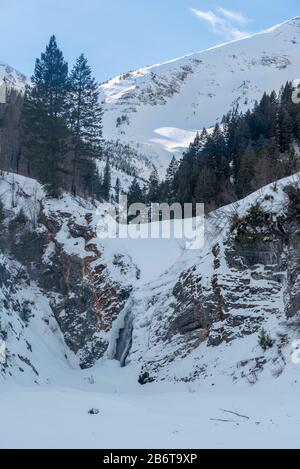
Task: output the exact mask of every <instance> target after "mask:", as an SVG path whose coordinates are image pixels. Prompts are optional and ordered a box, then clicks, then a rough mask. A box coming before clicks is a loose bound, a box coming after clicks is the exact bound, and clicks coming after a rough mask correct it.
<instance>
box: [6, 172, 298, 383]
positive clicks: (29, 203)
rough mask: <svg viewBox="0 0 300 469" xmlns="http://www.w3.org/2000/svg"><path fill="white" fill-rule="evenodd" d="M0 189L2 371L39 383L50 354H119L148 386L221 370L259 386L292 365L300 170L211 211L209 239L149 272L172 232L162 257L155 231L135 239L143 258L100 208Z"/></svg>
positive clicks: (83, 363) (9, 186)
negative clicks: (118, 236) (105, 227)
mask: <svg viewBox="0 0 300 469" xmlns="http://www.w3.org/2000/svg"><path fill="white" fill-rule="evenodd" d="M0 187H1V203H2V206H3V207H2V209H1V217H0V219H1V221H0V222H1V237H0V243H1V264H0V292H1V324H0V329H1V338H2V339H3V340H4V341H5V343H6V345H7V356H6V361H5V363H4V364H2V376H5V377H6V378H7V377H8V376H9V375H13V376H16V375H17V376H19V374H20V373H24V371H26V370H27V371H28V373H29V375H30V377H31V378H30V379H34V380H35V381H37V382H38V381H39V379H41V376H43V379H46V376H47V371H45V363H48V362H49V360H50V361H51V363H52V365H53V363H54V362H55V361H59V362H60V363H64V365H63V366H64V367H66V368H68V367H70V366H71V367H75V368H78V367H81V368H89V367H93V366H94V365H95V364H96V363H97V361H98V360H99V359H117V360H119V361H120V364H121V365H122V366H131V367H132V368H133V369H134V370H135V372H136V379H137V380H139V381H140V382H141V383H142V384H144V383H147V382H149V381H153V380H175V381H191V380H194V379H205V380H208V382H211V384H212V385H213V384H214V382H215V380H216V379H217V378H216V377H217V376H219V375H220V374H221V375H222V376H225V377H226V379H229V380H239V379H247V380H248V381H249V382H251V383H253V382H256V381H257V380H258V379H259V376H260V374H261V373H263V372H268V373H269V372H271V373H272V374H273V375H274V376H278V375H279V374H281V373H283V372H284V369H285V367H286V365H287V364H289V363H290V353H291V343H292V341H293V339H297V334H298V330H299V326H298V321H299V318H298V316H299V310H300V296H299V292H298V290H299V288H298V286H299V282H300V244H299V233H300V216H299V213H300V212H299V207H300V187H299V180H298V178H297V177H291V178H287V179H285V180H282V181H279V182H278V183H276V184H272V185H270V186H267V187H265V188H264V189H262V190H260V191H259V192H257V193H254V194H252V195H251V196H249V197H247V198H246V199H244V200H242V201H240V202H238V203H236V204H233V205H230V206H227V207H223V208H221V209H219V210H217V211H216V212H213V213H211V214H210V215H209V216H207V217H206V220H205V242H204V246H203V248H202V249H200V250H184V249H183V248H182V247H181V248H180V249H178V251H176V252H175V254H174V253H173V257H172V256H170V259H169V260H168V263H167V264H166V266H165V268H164V269H161V270H160V271H159V270H157V271H155V272H152V275H151V276H149V277H147V276H145V272H143V269H144V270H145V269H147V268H149V266H151V265H152V264H153V263H155V262H158V263H159V262H161V263H162V262H163V258H162V249H166V250H167V249H174V248H173V247H172V248H170V246H171V244H172V242H171V241H168V244H164V247H163V248H162V245H160V242H159V241H158V244H156V245H155V246H157V247H155V250H156V251H157V258H156V259H155V257H152V255H151V250H150V248H151V246H152V248H153V245H154V242H157V241H154V240H151V239H150V240H147V242H146V244H144V245H142V246H143V249H139V244H138V243H137V242H135V243H137V244H133V245H132V246H135V248H134V250H135V251H137V253H135V254H136V255H134V250H133V248H132V247H131V250H130V249H129V241H128V240H123V241H122V243H114V241H110V240H106V241H105V242H104V241H103V240H100V239H99V238H98V237H97V224H98V222H99V219H101V217H103V215H104V213H105V210H106V206H105V205H104V204H100V203H98V202H93V201H84V200H82V199H80V198H73V197H72V196H70V195H69V194H64V195H63V196H62V197H61V198H60V199H59V200H54V199H49V198H47V197H46V196H45V193H44V191H43V188H42V187H41V186H40V185H38V184H37V183H36V182H35V181H33V180H30V179H27V178H23V177H20V176H13V175H12V174H8V173H4V174H2V176H1V182H0ZM166 246H169V247H166ZM177 248H178V247H177ZM155 250H154V251H153V252H155ZM138 251H140V252H138ZM147 256H148V257H147ZM149 256H150V257H151V259H149ZM142 261H143V262H142ZM39 347H41V352H40V353H39V354H38V355H37V354H36V352H35V350H36V348H39ZM49 348H50V349H51V353H54V355H53V357H52V358H51V359H50V358H49V357H48V358H47V359H46V358H45V356H46V355H47V354H49V350H47V351H46V349H49ZM43 357H44V358H45V359H44V358H43ZM20 370H21V371H20Z"/></svg>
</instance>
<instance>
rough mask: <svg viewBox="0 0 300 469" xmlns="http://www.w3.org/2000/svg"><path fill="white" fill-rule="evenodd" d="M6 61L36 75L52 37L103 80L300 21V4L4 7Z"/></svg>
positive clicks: (28, 3) (284, 0)
mask: <svg viewBox="0 0 300 469" xmlns="http://www.w3.org/2000/svg"><path fill="white" fill-rule="evenodd" d="M0 7H1V8H0V20H1V27H0V61H3V62H5V63H8V64H10V65H12V66H13V67H15V68H17V69H18V70H20V71H22V72H24V73H26V74H29V75H31V73H32V70H33V66H34V61H35V58H36V57H37V56H39V55H40V52H41V50H43V49H44V47H45V44H46V43H47V41H48V39H49V36H50V35H51V34H53V33H54V34H56V36H57V39H58V43H59V45H60V46H61V48H62V49H63V51H64V54H65V56H66V58H67V60H68V61H69V62H70V63H72V61H73V60H74V58H75V57H76V56H77V55H79V54H80V53H81V52H84V53H85V54H86V56H87V57H88V59H89V62H90V64H91V65H92V67H93V71H94V75H95V77H96V78H97V79H98V80H99V81H104V80H106V79H108V78H110V77H113V76H114V75H117V74H119V73H121V72H126V71H128V70H132V69H135V68H139V67H142V66H145V65H152V64H154V63H159V62H162V61H165V60H168V59H172V58H175V57H178V56H181V55H184V54H187V53H190V52H194V51H198V50H201V49H205V48H207V47H210V46H213V45H215V44H218V43H220V42H224V41H225V40H229V39H233V38H236V37H240V36H242V35H243V34H244V33H245V32H257V31H260V30H262V29H265V28H267V27H270V26H273V25H274V24H277V23H281V22H283V21H285V20H287V19H289V18H292V17H294V16H298V15H300V6H299V0H243V1H236V0H219V1H216V0H210V1H205V0H9V1H7V0H0Z"/></svg>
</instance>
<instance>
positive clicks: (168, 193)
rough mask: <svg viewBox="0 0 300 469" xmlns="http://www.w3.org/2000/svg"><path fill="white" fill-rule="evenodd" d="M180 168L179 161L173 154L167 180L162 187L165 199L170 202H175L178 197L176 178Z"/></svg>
mask: <svg viewBox="0 0 300 469" xmlns="http://www.w3.org/2000/svg"><path fill="white" fill-rule="evenodd" d="M177 170H178V162H177V160H176V158H175V156H173V158H172V160H171V163H170V164H169V166H168V169H167V174H166V181H165V185H164V187H162V188H161V191H160V192H161V193H164V197H163V200H165V201H166V202H168V203H169V204H170V203H172V202H175V199H176V193H175V191H176V189H175V184H176V181H175V178H176V173H177Z"/></svg>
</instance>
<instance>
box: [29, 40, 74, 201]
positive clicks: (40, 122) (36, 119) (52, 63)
mask: <svg viewBox="0 0 300 469" xmlns="http://www.w3.org/2000/svg"><path fill="white" fill-rule="evenodd" d="M68 86H69V81H68V65H67V63H66V62H65V60H64V57H63V54H62V52H61V51H60V50H59V48H58V47H57V43H56V39H55V36H52V37H51V39H50V42H49V44H48V46H47V47H46V51H45V52H44V53H42V54H41V58H40V59H37V60H36V64H35V70H34V74H33V77H32V86H31V87H27V90H26V93H25V100H24V108H23V115H22V118H21V122H22V140H23V152H24V155H25V158H26V159H27V161H28V168H29V173H30V174H32V176H34V177H37V178H38V179H39V180H40V181H41V182H42V183H45V184H46V185H47V187H48V193H49V195H51V196H57V195H58V194H59V188H60V187H61V185H62V173H63V160H64V158H65V156H66V153H67V151H68V145H67V141H68V138H69V131H68V128H67V124H66V116H67V108H68V102H67V97H68Z"/></svg>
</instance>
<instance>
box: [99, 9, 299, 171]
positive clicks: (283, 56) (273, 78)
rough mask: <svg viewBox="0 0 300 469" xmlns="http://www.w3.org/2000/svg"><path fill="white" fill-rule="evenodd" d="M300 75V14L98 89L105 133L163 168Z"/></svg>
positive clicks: (132, 73)
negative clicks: (203, 133)
mask: <svg viewBox="0 0 300 469" xmlns="http://www.w3.org/2000/svg"><path fill="white" fill-rule="evenodd" d="M299 76H300V17H297V18H294V19H292V20H290V21H287V22H285V23H283V24H280V25H278V26H275V27H273V28H271V29H269V30H267V31H264V32H262V33H258V34H255V35H253V36H251V37H248V38H246V39H242V40H237V41H233V42H230V43H226V44H223V45H220V46H216V47H213V48H211V49H208V50H205V51H201V52H198V53H194V54H190V55H187V56H185V57H182V58H179V59H175V60H171V61H169V62H166V63H163V64H158V65H154V66H152V67H144V68H141V69H139V70H136V71H133V72H128V73H125V74H123V75H120V76H118V77H116V78H113V79H112V80H110V81H108V82H106V83H103V84H102V85H101V86H100V89H101V93H102V100H103V101H104V103H105V105H104V106H105V115H104V136H105V137H106V138H109V139H113V140H120V141H121V142H125V143H129V144H130V145H132V146H133V147H135V148H137V149H138V150H139V152H141V153H144V154H145V155H147V156H151V157H152V158H153V161H154V162H155V163H156V164H157V166H158V167H161V168H162V169H163V168H165V167H166V165H167V163H168V162H169V161H170V158H171V155H172V153H179V154H180V152H182V149H183V148H184V147H186V146H187V145H188V144H189V143H190V141H191V140H192V139H193V137H194V135H195V131H197V130H201V129H202V127H204V126H205V127H211V126H213V125H215V123H216V122H217V121H220V119H221V118H222V116H223V115H224V114H225V113H226V112H228V111H229V110H230V109H231V108H232V107H233V106H236V105H237V104H239V106H240V109H241V110H245V109H247V108H249V107H250V108H251V107H252V106H253V104H254V102H255V100H257V99H259V98H260V97H261V96H262V94H263V93H264V92H265V91H266V92H270V91H272V90H273V89H275V90H279V89H280V87H281V85H282V84H284V83H285V82H286V81H287V80H293V79H297V78H299Z"/></svg>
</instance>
